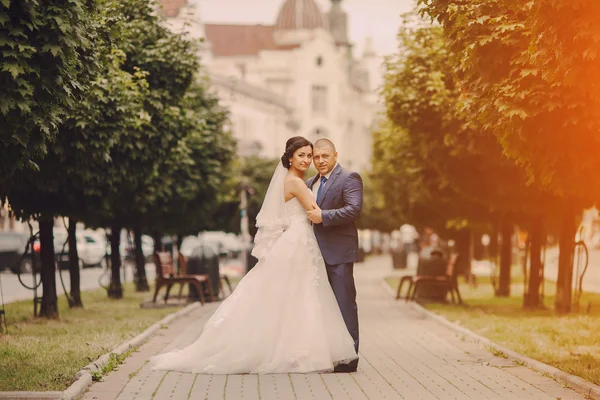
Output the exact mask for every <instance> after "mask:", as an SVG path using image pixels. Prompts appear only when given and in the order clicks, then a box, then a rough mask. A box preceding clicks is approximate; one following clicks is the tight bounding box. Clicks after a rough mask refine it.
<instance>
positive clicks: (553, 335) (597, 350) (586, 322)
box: [387, 277, 600, 384]
mask: <svg viewBox="0 0 600 400" xmlns="http://www.w3.org/2000/svg"><path fill="white" fill-rule="evenodd" d="M514 281H515V283H513V285H512V286H511V293H512V295H511V297H508V298H497V297H494V292H493V288H492V286H491V284H490V281H489V279H482V278H479V285H478V286H477V287H472V286H470V285H467V284H461V294H462V296H463V300H464V301H465V303H466V304H467V306H465V307H461V306H455V305H446V304H426V305H425V307H426V308H427V309H429V310H431V311H433V312H435V313H437V314H439V315H442V316H444V317H446V318H447V319H448V320H450V321H453V322H456V323H458V324H460V325H462V326H464V327H466V328H468V329H470V330H472V331H474V332H477V333H478V334H480V335H482V336H485V337H487V338H489V339H490V340H492V341H494V342H495V343H498V344H500V345H502V346H505V347H507V348H510V349H512V350H515V351H517V352H519V353H521V354H524V355H526V356H528V357H531V358H533V359H535V360H538V361H541V362H543V363H546V364H549V365H552V366H554V367H556V368H558V369H560V370H562V371H565V372H568V373H570V374H573V375H577V376H580V377H581V378H583V379H586V380H588V381H591V382H593V383H595V384H600V294H595V293H584V294H583V295H582V298H581V301H580V304H581V311H577V312H573V313H572V314H569V315H558V314H556V313H555V312H554V311H553V305H554V300H555V284H554V283H551V282H546V283H545V299H544V305H545V306H546V308H544V309H542V310H533V311H532V310H525V309H523V307H522V304H523V283H522V282H523V279H522V278H520V277H515V279H514ZM387 282H388V284H389V285H390V286H391V287H392V288H394V290H395V289H396V287H397V282H398V278H388V279H387ZM588 307H589V313H588Z"/></svg>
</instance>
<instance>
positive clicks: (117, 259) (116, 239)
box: [108, 222, 123, 299]
mask: <svg viewBox="0 0 600 400" xmlns="http://www.w3.org/2000/svg"><path fill="white" fill-rule="evenodd" d="M121 228H122V227H121V225H120V224H119V223H118V222H113V224H112V225H111V227H110V285H109V287H108V297H110V298H111V299H122V298H123V286H122V285H121V253H120V248H119V247H120V244H121Z"/></svg>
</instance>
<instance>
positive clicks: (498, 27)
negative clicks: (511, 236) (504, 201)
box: [420, 0, 600, 312]
mask: <svg viewBox="0 0 600 400" xmlns="http://www.w3.org/2000/svg"><path fill="white" fill-rule="evenodd" d="M420 3H421V4H422V5H424V12H426V13H428V14H429V15H431V16H432V17H433V18H435V19H436V20H438V21H439V22H440V23H441V24H442V25H443V26H444V31H445V34H446V37H447V38H448V41H449V44H450V46H451V48H452V52H453V54H454V57H453V58H454V62H453V65H455V66H456V68H457V70H458V76H459V79H460V82H461V86H462V88H463V90H465V91H466V92H468V93H469V94H470V96H471V98H472V99H476V100H474V101H472V102H470V103H468V104H467V105H466V106H467V107H468V108H470V109H471V112H470V114H471V115H473V116H477V122H478V124H480V125H481V126H482V127H484V128H485V129H486V130H487V131H488V132H491V133H493V134H494V135H495V136H496V137H497V138H498V140H499V142H500V143H501V144H502V147H503V149H504V152H505V154H507V155H508V156H509V157H511V158H512V159H514V160H515V161H516V162H518V163H519V165H522V166H524V167H525V168H526V170H527V171H528V173H529V178H530V180H531V181H533V182H534V183H535V184H536V185H537V186H539V187H541V188H547V189H548V190H551V191H553V192H554V193H556V194H558V195H560V196H562V197H563V200H562V202H563V203H562V210H561V211H560V215H561V216H562V229H561V241H560V252H561V255H560V257H559V279H558V285H557V303H556V308H557V310H558V311H563V312H568V311H569V310H570V307H571V286H572V285H571V282H572V254H573V242H574V236H575V226H576V224H575V215H576V211H577V209H578V208H580V207H582V206H584V205H590V204H591V203H592V202H594V201H595V199H597V198H598V194H599V192H598V189H599V188H600V186H599V185H598V183H597V181H596V179H595V178H594V176H595V174H596V171H598V167H599V166H600V165H598V161H597V160H598V159H597V157H595V156H594V154H597V151H598V150H599V149H600V139H599V138H598V135H597V131H598V126H597V124H598V122H597V121H598V112H599V111H598V110H599V108H598V103H597V102H598V101H599V100H598V97H597V96H596V95H595V94H594V90H596V89H595V87H596V85H595V84H589V82H587V83H584V80H583V79H582V80H581V81H580V78H583V77H584V76H587V77H589V76H590V75H589V74H591V73H592V71H594V70H597V67H598V61H597V60H596V57H595V56H594V54H595V48H596V46H595V42H596V41H597V39H596V36H594V34H593V30H594V28H593V24H594V23H595V22H594V21H595V17H594V15H597V10H598V8H597V7H598V6H597V5H595V4H591V3H592V2H587V3H586V2H580V1H575V2H572V3H569V4H567V2H562V1H540V2H526V3H523V2H519V1H516V0H492V1H479V0H476V1H471V2H462V1H453V0H422V1H420ZM594 13H596V14H594ZM560 14H562V15H560ZM579 29H581V33H582V34H581V35H579V34H577V35H576V34H575V33H576V32H578V30H579ZM542 32H543V33H544V34H543V35H540V33H542ZM546 32H547V33H548V35H546ZM569 35H572V36H569ZM579 74H581V75H579ZM588 84H589V85H588Z"/></svg>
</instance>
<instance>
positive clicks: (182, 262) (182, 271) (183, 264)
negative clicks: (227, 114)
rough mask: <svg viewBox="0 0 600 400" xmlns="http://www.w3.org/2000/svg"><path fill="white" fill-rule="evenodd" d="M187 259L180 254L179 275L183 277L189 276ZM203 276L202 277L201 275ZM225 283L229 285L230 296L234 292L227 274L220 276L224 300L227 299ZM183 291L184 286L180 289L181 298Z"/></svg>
mask: <svg viewBox="0 0 600 400" xmlns="http://www.w3.org/2000/svg"><path fill="white" fill-rule="evenodd" d="M187 261H188V259H187V257H186V256H184V255H183V254H181V253H179V273H180V274H182V275H187V274H188V273H187ZM200 276H201V275H200ZM223 281H224V282H225V284H226V285H227V288H228V289H229V294H231V293H232V292H233V289H232V288H231V282H230V281H229V277H228V276H227V275H225V274H220V275H219V293H221V295H222V296H223V298H225V297H227V296H226V295H225V290H224V289H223ZM182 290H183V286H182V287H181V288H179V296H181V292H182Z"/></svg>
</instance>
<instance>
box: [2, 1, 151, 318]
mask: <svg viewBox="0 0 600 400" xmlns="http://www.w3.org/2000/svg"><path fill="white" fill-rule="evenodd" d="M115 5H116V2H104V3H103V7H101V8H99V9H98V12H97V14H96V15H95V26H96V33H97V36H96V38H95V40H96V43H95V46H94V47H95V49H96V57H97V60H98V65H99V68H98V69H97V74H96V76H95V77H94V79H93V80H92V81H91V82H90V83H89V87H88V90H87V91H86V92H85V93H83V94H81V95H80V97H79V99H78V101H77V103H76V104H74V105H73V108H72V109H71V111H70V114H68V115H65V116H63V120H62V122H61V123H60V125H59V126H58V131H59V134H58V136H57V138H56V140H55V142H54V143H53V144H52V146H50V147H49V148H48V150H47V155H46V157H45V158H43V159H41V160H40V161H39V162H38V165H39V169H23V170H20V171H18V172H17V173H16V175H15V178H16V179H12V180H10V181H9V182H7V184H6V185H5V186H4V187H3V189H4V192H3V193H2V195H5V196H7V197H8V198H9V199H10V201H11V206H12V209H13V211H14V212H15V213H16V215H17V216H18V217H19V218H22V219H28V218H36V219H39V220H40V231H41V232H40V234H41V238H40V242H41V245H42V248H45V249H46V251H44V252H43V253H42V284H43V287H44V297H43V299H42V312H41V315H42V316H47V317H52V316H55V315H57V313H58V309H57V305H56V282H55V273H54V256H53V253H52V255H51V253H50V248H51V247H52V246H53V241H52V227H53V224H52V221H53V219H54V218H55V217H58V216H68V217H69V219H70V224H69V234H70V241H69V258H70V263H71V268H70V274H71V296H70V300H71V301H70V305H71V306H82V303H81V297H80V288H79V285H78V282H79V262H78V256H77V252H76V250H77V247H76V245H75V243H76V242H75V234H76V231H75V226H76V222H77V221H84V222H86V223H89V224H92V225H93V224H98V223H99V221H102V219H101V218H102V216H103V210H105V209H106V204H105V190H104V188H105V187H106V186H110V185H113V184H115V183H118V180H117V179H115V174H114V173H113V174H110V173H107V172H110V171H111V168H110V167H111V165H112V162H113V160H112V158H111V152H112V151H113V150H114V148H115V147H117V146H119V145H120V144H121V142H122V141H123V138H124V137H125V136H128V135H134V134H135V132H136V131H139V130H140V129H141V127H142V126H144V125H146V124H148V122H149V118H148V117H147V116H146V115H145V114H144V96H145V93H146V90H145V88H146V86H147V84H146V82H145V80H144V74H143V73H140V72H136V73H135V74H134V75H132V74H129V73H128V72H126V71H124V70H122V69H121V66H122V65H123V62H124V54H123V53H122V52H121V51H119V50H118V48H117V47H116V46H115V41H116V40H118V36H119V29H120V26H122V25H120V24H122V23H123V22H124V20H123V19H122V18H121V17H120V16H119V14H118V12H117V8H116V7H115ZM118 176H121V172H120V171H119V173H118V175H117V177H118ZM48 240H49V242H48ZM117 254H118V253H117Z"/></svg>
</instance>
